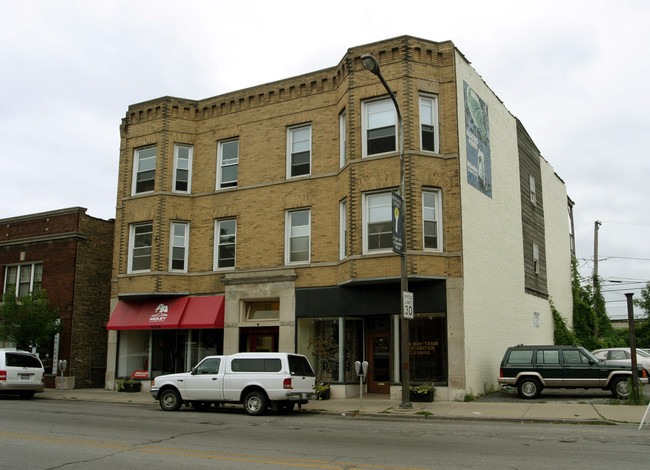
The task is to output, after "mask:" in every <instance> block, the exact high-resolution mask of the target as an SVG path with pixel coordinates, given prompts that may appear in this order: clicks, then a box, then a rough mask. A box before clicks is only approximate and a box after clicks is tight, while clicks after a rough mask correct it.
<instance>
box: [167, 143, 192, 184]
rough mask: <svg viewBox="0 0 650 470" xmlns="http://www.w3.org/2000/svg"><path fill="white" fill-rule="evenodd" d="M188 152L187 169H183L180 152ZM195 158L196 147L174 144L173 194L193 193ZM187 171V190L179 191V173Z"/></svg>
mask: <svg viewBox="0 0 650 470" xmlns="http://www.w3.org/2000/svg"><path fill="white" fill-rule="evenodd" d="M181 149H186V150H187V168H182V167H181V165H180V162H181V158H180V155H179V153H180V150H181ZM193 156H194V146H193V145H189V144H174V175H173V181H172V192H175V193H183V194H189V193H190V192H191V191H192V159H193ZM183 170H185V171H187V189H177V188H176V184H177V183H178V172H179V171H183Z"/></svg>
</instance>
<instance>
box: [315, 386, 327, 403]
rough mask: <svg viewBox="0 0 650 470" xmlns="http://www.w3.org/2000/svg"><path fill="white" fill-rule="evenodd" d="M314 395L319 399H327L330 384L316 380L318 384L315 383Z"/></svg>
mask: <svg viewBox="0 0 650 470" xmlns="http://www.w3.org/2000/svg"><path fill="white" fill-rule="evenodd" d="M316 395H318V399H319V400H329V399H330V384H328V383H325V382H318V384H317V385H316Z"/></svg>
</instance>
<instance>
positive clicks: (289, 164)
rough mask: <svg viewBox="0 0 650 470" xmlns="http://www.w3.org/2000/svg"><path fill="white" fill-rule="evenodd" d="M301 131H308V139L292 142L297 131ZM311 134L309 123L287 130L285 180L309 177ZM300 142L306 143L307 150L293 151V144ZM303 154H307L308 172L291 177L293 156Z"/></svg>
mask: <svg viewBox="0 0 650 470" xmlns="http://www.w3.org/2000/svg"><path fill="white" fill-rule="evenodd" d="M303 130H308V131H309V138H308V139H302V140H296V141H294V135H297V133H298V132H299V131H303ZM311 137H312V132H311V123H308V124H300V125H297V126H291V127H288V128H287V179H292V178H302V177H305V176H309V175H311V155H312V151H311V142H312V138H311ZM302 142H307V145H308V146H309V149H308V150H296V151H294V144H298V143H302ZM303 152H309V171H308V172H307V173H304V174H301V175H295V176H293V175H292V169H293V156H294V154H298V153H303Z"/></svg>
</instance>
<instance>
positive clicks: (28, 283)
mask: <svg viewBox="0 0 650 470" xmlns="http://www.w3.org/2000/svg"><path fill="white" fill-rule="evenodd" d="M42 280H43V263H27V264H17V265H11V266H7V267H6V268H5V285H4V292H7V290H8V289H11V288H12V287H13V288H15V289H16V296H17V297H24V296H26V295H27V294H29V293H30V292H34V291H35V290H39V289H40V288H41V282H42Z"/></svg>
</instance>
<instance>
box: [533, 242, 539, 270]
mask: <svg viewBox="0 0 650 470" xmlns="http://www.w3.org/2000/svg"><path fill="white" fill-rule="evenodd" d="M533 272H534V273H535V274H539V245H538V244H537V243H533Z"/></svg>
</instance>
